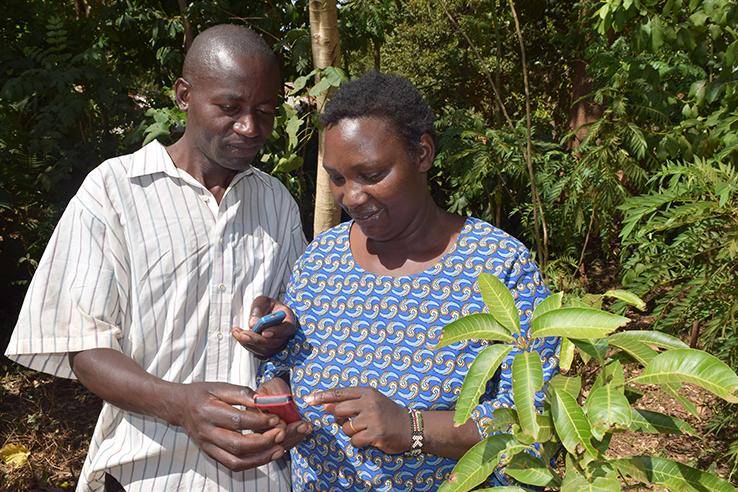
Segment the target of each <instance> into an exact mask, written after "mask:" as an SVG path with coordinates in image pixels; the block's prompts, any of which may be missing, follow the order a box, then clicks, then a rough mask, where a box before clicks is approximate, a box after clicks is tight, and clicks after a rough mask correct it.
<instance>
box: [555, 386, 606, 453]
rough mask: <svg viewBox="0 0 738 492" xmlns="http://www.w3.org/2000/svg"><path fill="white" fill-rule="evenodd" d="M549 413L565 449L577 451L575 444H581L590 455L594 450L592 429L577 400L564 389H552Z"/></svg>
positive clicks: (571, 451)
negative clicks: (559, 390)
mask: <svg viewBox="0 0 738 492" xmlns="http://www.w3.org/2000/svg"><path fill="white" fill-rule="evenodd" d="M551 415H552V416H553V421H554V427H555V428H556V433H557V434H558V436H559V439H561V444H563V445H564V447H565V448H566V450H567V451H569V452H570V453H572V454H575V453H577V446H579V445H582V446H584V448H585V449H586V450H587V451H588V452H589V453H590V454H592V455H596V454H597V452H596V450H595V449H594V448H593V447H592V443H591V442H590V439H591V438H592V429H591V427H590V424H589V420H587V416H586V415H585V414H584V410H582V408H581V407H580V406H579V405H578V404H577V401H576V400H575V399H574V398H573V397H572V396H571V395H570V394H569V393H567V392H565V391H561V392H558V391H554V392H553V398H552V399H551Z"/></svg>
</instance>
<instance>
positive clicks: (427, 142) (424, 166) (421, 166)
mask: <svg viewBox="0 0 738 492" xmlns="http://www.w3.org/2000/svg"><path fill="white" fill-rule="evenodd" d="M418 150H419V152H418V170H419V171H420V172H422V173H427V172H428V171H429V170H430V168H431V167H432V166H433V159H435V158H436V144H435V143H433V137H431V136H430V135H429V134H427V133H424V134H423V135H421V136H420V142H419V143H418Z"/></svg>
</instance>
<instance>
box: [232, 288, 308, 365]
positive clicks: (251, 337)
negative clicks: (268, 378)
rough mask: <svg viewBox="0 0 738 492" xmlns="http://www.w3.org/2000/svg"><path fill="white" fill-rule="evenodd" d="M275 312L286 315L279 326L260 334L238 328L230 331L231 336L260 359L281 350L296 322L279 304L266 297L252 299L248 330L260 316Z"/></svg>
mask: <svg viewBox="0 0 738 492" xmlns="http://www.w3.org/2000/svg"><path fill="white" fill-rule="evenodd" d="M275 311H283V312H284V313H285V314H286V316H285V319H284V321H282V323H281V324H279V325H276V326H270V327H268V328H265V329H264V330H263V331H262V332H261V333H254V332H253V331H251V330H250V329H249V330H243V329H241V328H238V327H234V328H233V329H231V334H232V335H233V337H234V338H235V339H236V340H238V343H240V344H241V345H243V347H244V348H246V349H247V350H250V351H251V352H253V353H254V354H255V355H256V356H257V357H260V358H262V359H264V358H266V357H269V356H271V355H274V354H276V353H277V352H279V351H280V350H282V349H283V348H284V346H285V345H287V342H288V341H289V340H290V338H292V335H294V334H295V330H296V329H297V322H296V321H295V315H294V313H293V312H292V310H291V309H290V308H288V307H287V306H285V305H284V304H282V303H281V302H279V301H277V300H275V299H272V298H271V297H266V296H259V297H257V298H256V299H254V302H253V304H252V305H251V317H250V318H249V328H251V327H252V326H254V324H255V323H256V321H257V320H258V319H259V318H261V317H262V316H264V315H266V314H269V313H273V312H275Z"/></svg>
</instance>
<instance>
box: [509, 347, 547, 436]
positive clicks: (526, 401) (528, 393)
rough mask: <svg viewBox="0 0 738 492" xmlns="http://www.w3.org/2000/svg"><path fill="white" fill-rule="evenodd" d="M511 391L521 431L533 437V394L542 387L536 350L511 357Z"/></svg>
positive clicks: (538, 356) (536, 425)
mask: <svg viewBox="0 0 738 492" xmlns="http://www.w3.org/2000/svg"><path fill="white" fill-rule="evenodd" d="M512 376H513V384H512V392H513V401H514V402H515V408H516V409H517V411H518V420H519V421H520V427H521V428H522V430H523V432H525V433H526V434H528V435H529V436H531V437H532V438H533V439H535V438H536V437H537V436H538V419H537V415H538V413H537V412H536V405H535V396H536V393H537V392H538V391H540V390H541V388H542V387H543V366H542V365H541V356H540V354H539V353H538V352H535V351H534V352H523V353H522V354H518V355H516V356H515V358H514V359H513V364H512Z"/></svg>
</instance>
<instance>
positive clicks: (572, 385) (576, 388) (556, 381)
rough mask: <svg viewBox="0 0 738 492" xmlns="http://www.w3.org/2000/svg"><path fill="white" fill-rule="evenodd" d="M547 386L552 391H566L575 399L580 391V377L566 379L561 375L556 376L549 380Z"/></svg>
mask: <svg viewBox="0 0 738 492" xmlns="http://www.w3.org/2000/svg"><path fill="white" fill-rule="evenodd" d="M548 386H549V388H551V389H552V390H554V391H566V392H567V393H569V394H570V395H571V396H573V397H574V398H576V397H578V396H579V393H580V392H581V391H582V377H581V376H571V377H567V376H562V375H561V374H557V375H555V376H554V377H552V378H551V379H550V380H549V382H548Z"/></svg>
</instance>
